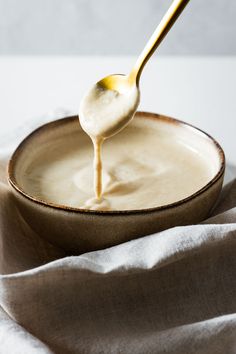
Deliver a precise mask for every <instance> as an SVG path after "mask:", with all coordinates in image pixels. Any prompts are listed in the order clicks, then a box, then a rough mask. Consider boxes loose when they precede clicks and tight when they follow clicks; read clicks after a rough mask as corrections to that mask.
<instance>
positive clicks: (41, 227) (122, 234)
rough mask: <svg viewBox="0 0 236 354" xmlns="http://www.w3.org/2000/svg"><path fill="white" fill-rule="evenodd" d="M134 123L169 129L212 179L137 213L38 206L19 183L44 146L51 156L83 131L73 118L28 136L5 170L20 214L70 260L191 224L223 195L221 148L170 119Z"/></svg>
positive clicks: (150, 117) (144, 114)
mask: <svg viewBox="0 0 236 354" xmlns="http://www.w3.org/2000/svg"><path fill="white" fill-rule="evenodd" d="M135 119H145V120H147V121H148V120H152V122H156V123H158V122H162V123H163V124H166V127H167V129H172V130H173V129H174V130H176V134H177V135H178V134H180V135H181V138H183V137H186V138H187V139H188V141H191V144H192V143H193V144H194V148H195V149H199V150H200V152H201V153H203V154H205V155H206V156H207V158H208V161H209V168H213V169H214V175H213V177H212V179H211V180H209V182H208V183H207V184H206V185H204V186H203V187H202V188H201V189H200V190H198V191H196V192H195V193H194V194H192V195H189V196H188V197H187V198H185V199H182V200H179V201H177V202H175V203H172V204H168V205H163V206H159V207H155V208H149V209H141V210H123V211H91V210H85V209H78V208H70V207H66V206H63V205H56V204H53V203H49V202H46V201H43V200H39V199H37V198H36V197H35V196H34V195H30V194H29V193H28V192H27V190H24V188H23V187H22V184H21V182H20V178H19V176H20V175H22V169H23V170H24V169H26V167H27V166H29V165H30V161H33V160H34V158H35V156H36V155H37V154H38V153H39V149H40V148H41V147H42V146H45V144H47V146H48V148H49V150H50V141H52V140H54V139H57V138H58V137H64V135H65V134H67V136H68V134H70V132H72V131H73V132H74V131H75V130H79V129H81V128H80V125H79V121H78V117H77V116H74V117H66V118H63V119H59V120H56V121H53V122H51V123H48V124H45V125H43V126H42V127H40V128H38V129H37V130H35V131H34V132H33V133H31V134H30V135H29V136H27V137H26V138H25V139H24V141H23V142H22V143H21V144H20V145H19V146H18V147H17V149H16V151H15V152H14V153H13V155H12V157H11V159H10V162H9V166H8V180H9V183H10V186H11V189H12V193H13V196H14V198H15V202H16V205H17V207H18V209H19V212H20V213H21V215H22V217H23V218H24V219H25V221H26V222H27V223H28V224H29V225H30V226H31V228H32V229H33V230H34V231H35V232H36V233H38V234H39V235H40V236H41V237H42V238H45V239H46V240H47V241H49V242H50V243H51V244H54V245H56V246H58V247H60V248H62V249H64V250H66V251H67V252H68V253H69V254H81V253H83V252H87V251H92V250H97V249H102V248H106V247H109V246H114V245H117V244H119V243H122V242H125V241H129V240H132V239H135V238H138V237H141V236H144V235H148V234H152V233H155V232H159V231H162V230H165V229H168V228H171V227H174V226H178V225H187V224H195V223H198V222H200V221H202V220H203V219H205V218H206V217H207V216H208V215H209V213H210V211H211V210H212V208H213V206H214V205H215V203H216V200H217V198H218V196H219V193H220V191H221V188H222V183H223V177H224V170H225V158H224V153H223V150H222V148H221V147H220V146H219V144H218V143H217V142H216V141H215V140H214V139H213V138H212V137H210V136H209V135H208V134H206V133H205V132H203V131H201V130H199V129H197V128H195V127H193V126H191V125H189V124H187V123H184V122H182V121H179V120H176V119H173V118H170V117H166V116H162V115H158V114H154V113H147V112H138V113H136V116H135V118H134V120H133V121H135ZM156 123H155V124H156ZM131 124H132V123H131ZM152 124H153V123H152ZM23 173H24V171H23Z"/></svg>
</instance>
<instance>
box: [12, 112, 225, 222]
mask: <svg viewBox="0 0 236 354" xmlns="http://www.w3.org/2000/svg"><path fill="white" fill-rule="evenodd" d="M136 116H138V117H139V116H144V117H145V118H149V119H160V120H163V121H165V122H168V123H171V124H177V125H184V126H185V127H187V128H188V129H191V130H194V131H197V132H198V133H199V134H201V135H203V136H204V137H205V138H207V139H209V140H210V141H211V143H213V144H214V145H215V147H216V149H217V151H218V154H219V157H220V162H221V163H220V168H219V171H218V172H217V174H216V175H215V176H214V177H213V178H212V179H211V180H210V181H209V182H208V183H207V184H206V185H205V186H204V187H202V188H201V189H199V190H198V191H197V192H195V193H194V194H191V195H190V196H188V197H186V198H184V199H181V200H179V201H177V202H174V203H170V204H166V205H163V206H158V207H154V208H146V209H137V210H136V209H134V210H109V211H108V210H90V209H79V208H73V207H69V206H65V205H58V204H54V203H49V202H46V201H43V200H41V199H37V198H35V197H32V196H30V195H28V194H27V193H26V192H24V191H23V190H22V189H21V188H20V187H19V186H18V185H17V182H16V179H15V174H14V166H15V162H16V161H17V157H18V155H19V154H20V153H21V151H22V150H23V149H24V146H25V144H27V142H28V141H29V140H31V139H32V138H34V136H35V135H37V134H38V133H39V132H42V130H45V131H47V130H48V129H53V128H54V126H56V125H58V124H69V123H71V121H73V120H75V119H78V116H69V117H64V118H61V119H58V120H54V121H52V122H49V123H46V124H44V125H42V126H40V127H39V128H37V129H35V130H34V131H33V132H32V133H30V134H29V135H28V136H26V138H25V139H24V140H23V141H22V142H21V143H20V144H19V145H18V147H17V148H16V150H15V151H14V153H13V154H12V156H11V158H10V160H9V163H8V169H7V172H8V182H9V183H10V184H11V186H12V187H13V188H14V189H15V190H16V191H17V192H19V193H20V194H21V195H22V196H23V197H25V198H27V199H29V200H31V201H32V202H34V203H38V204H40V205H42V206H44V207H48V208H54V209H57V210H61V211H66V212H72V213H82V214H86V213H88V214H94V215H110V216H113V215H132V214H145V213H152V212H157V211H163V210H167V209H171V208H174V207H177V206H179V205H182V204H184V203H187V202H189V201H190V200H192V199H194V198H196V197H197V196H199V195H200V194H202V193H204V192H205V191H206V190H207V189H209V188H210V187H211V186H212V185H213V184H215V183H216V182H217V181H218V180H219V179H220V178H221V177H222V175H223V173H224V171H225V154H224V151H223V149H222V147H221V146H220V144H219V143H218V142H217V141H216V140H215V139H214V138H213V137H212V136H210V135H209V134H208V133H206V132H204V131H203V130H201V129H199V128H196V127H195V126H194V125H191V124H189V123H186V122H184V121H181V120H178V119H176V118H171V117H168V116H164V115H160V114H157V113H152V112H142V111H138V112H137V113H136Z"/></svg>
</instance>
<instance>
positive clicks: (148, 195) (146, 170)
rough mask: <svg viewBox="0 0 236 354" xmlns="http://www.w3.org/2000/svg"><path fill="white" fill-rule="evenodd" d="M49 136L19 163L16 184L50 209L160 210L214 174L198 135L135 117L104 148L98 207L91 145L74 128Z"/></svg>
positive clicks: (214, 161)
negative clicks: (63, 207)
mask: <svg viewBox="0 0 236 354" xmlns="http://www.w3.org/2000/svg"><path fill="white" fill-rule="evenodd" d="M74 127H75V125H74ZM51 134H52V136H50V137H48V141H47V140H46V141H44V142H43V144H41V146H40V148H38V149H37V151H35V152H34V158H33V159H32V158H31V159H29V158H28V159H26V158H24V159H23V158H22V161H21V166H20V169H19V171H18V176H17V182H18V184H19V185H20V187H21V188H22V190H25V191H26V193H27V194H29V195H31V196H34V197H36V198H38V199H40V200H43V201H46V202H49V203H53V204H60V205H64V206H71V207H75V208H82V209H92V210H138V209H147V208H153V207H157V206H163V205H167V204H170V203H173V202H176V201H179V200H181V199H184V198H186V197H188V196H190V195H192V194H193V193H195V192H197V191H198V190H199V189H201V188H202V187H204V186H205V185H206V184H207V183H208V182H209V181H210V180H211V179H212V178H213V177H214V176H215V175H216V173H217V171H218V169H219V159H218V157H217V154H216V152H215V147H214V146H213V144H212V142H211V141H210V139H207V138H206V136H204V135H203V134H201V133H200V132H199V131H197V130H195V129H194V128H190V127H189V126H187V125H186V126H185V125H184V124H181V123H174V122H173V121H169V120H168V119H152V118H150V117H145V116H144V117H143V116H142V114H141V113H138V114H137V116H136V117H135V118H134V119H133V120H132V122H131V123H130V124H129V125H128V126H127V127H126V129H124V130H123V131H122V132H120V133H119V134H117V135H116V136H114V137H113V138H112V139H108V140H106V141H105V142H104V144H103V160H104V164H103V171H102V173H103V185H104V187H103V188H104V189H103V196H102V198H101V199H100V201H99V202H98V201H97V199H96V198H94V190H93V164H92V159H93V147H92V144H91V140H90V139H89V138H88V136H87V135H86V134H85V133H84V132H83V130H82V129H80V128H79V127H78V129H77V128H75V129H74V128H72V129H70V130H69V129H68V131H66V130H63V129H61V130H60V129H59V128H58V131H57V132H56V136H55V137H54V138H53V132H52V133H51ZM45 139H46V138H45Z"/></svg>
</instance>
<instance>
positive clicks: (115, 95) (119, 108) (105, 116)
mask: <svg viewBox="0 0 236 354" xmlns="http://www.w3.org/2000/svg"><path fill="white" fill-rule="evenodd" d="M138 104H139V90H138V88H137V87H136V85H133V86H132V87H131V88H130V89H128V90H126V91H125V92H123V93H120V92H117V91H114V90H107V89H104V88H103V87H102V86H100V85H99V84H96V85H94V87H92V89H91V90H89V92H88V93H87V94H86V95H85V96H84V98H83V99H82V101H81V104H80V112H79V117H80V124H81V126H82V128H83V129H84V131H85V132H86V133H87V134H88V135H89V136H90V138H91V139H92V142H93V146H94V170H93V174H94V191H95V196H96V199H94V200H95V202H93V204H96V203H97V204H98V207H100V206H101V200H100V199H101V196H102V159H101V147H102V144H103V141H104V140H105V139H107V138H109V137H111V136H113V135H115V134H117V133H118V132H119V131H120V130H122V129H123V128H124V127H125V126H126V125H127V124H128V123H129V122H130V120H131V119H132V118H133V116H134V113H135V111H136V109H137V107H138ZM89 206H90V204H89Z"/></svg>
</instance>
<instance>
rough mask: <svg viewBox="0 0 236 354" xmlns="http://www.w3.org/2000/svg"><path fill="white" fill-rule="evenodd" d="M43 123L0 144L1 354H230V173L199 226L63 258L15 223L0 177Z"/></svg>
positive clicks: (235, 319)
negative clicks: (19, 146) (25, 137)
mask: <svg viewBox="0 0 236 354" xmlns="http://www.w3.org/2000/svg"><path fill="white" fill-rule="evenodd" d="M49 119H51V117H49V118H45V119H43V120H41V119H40V120H39V121H37V122H36V123H35V122H34V123H33V124H32V125H30V128H29V124H28V123H27V124H26V125H23V126H22V127H21V129H17V132H18V133H17V134H16V133H15V132H13V133H11V134H9V136H8V137H7V139H6V141H5V142H4V141H3V139H2V140H0V179H1V181H0V273H1V275H0V354H36V353H40V354H42V353H45V354H46V353H47V354H49V353H50V354H52V353H58V354H60V353H62V354H74V353H76V354H77V353H78V354H82V353H86V354H90V353H93V354H98V353H109V354H111V353H114V354H118V353H122V354H131V353H132V354H133V353H136V354H139V353H140V354H141V353H142V354H143V353H145V354H147V353H155V354H158V353H173V354H191V353H197V354H199V353H204V354H209V353H210V354H218V353H219V354H222V353H224V354H227V353H236V256H235V255H236V179H235V176H236V173H235V169H234V168H233V167H228V169H227V173H230V174H229V175H228V176H227V179H228V181H229V183H228V184H227V185H226V186H225V187H224V190H223V192H222V195H221V198H220V200H219V202H218V205H217V207H216V208H215V210H214V212H213V214H212V216H211V218H209V219H208V220H205V221H204V222H203V223H201V224H199V225H189V226H184V227H175V228H172V229H169V230H166V231H163V232H160V233H156V234H153V235H148V236H146V237H143V238H140V239H137V240H134V241H130V242H127V243H124V244H121V245H118V246H115V247H112V248H108V249H104V250H101V251H96V252H90V253H87V254H83V255H81V256H76V257H75V256H73V257H69V256H67V255H66V254H65V253H64V252H63V251H61V250H58V249H56V248H55V247H54V246H52V245H50V244H48V243H47V242H45V241H44V240H43V238H41V237H40V236H41V235H37V234H35V233H34V232H33V231H32V230H31V229H30V227H29V225H27V224H26V223H25V222H24V220H23V219H22V218H21V215H20V214H19V212H18V210H17V208H16V207H15V205H14V203H13V201H12V198H11V193H10V191H9V188H8V186H7V183H6V178H5V167H6V162H7V160H8V157H9V154H10V153H11V152H12V150H13V148H15V146H16V144H18V142H19V140H20V139H21V138H22V137H23V136H22V135H25V134H26V133H28V132H29V131H28V130H29V129H32V128H33V127H35V126H37V125H38V124H40V123H42V122H45V121H47V120H49ZM19 133H20V134H19ZM0 139H1V138H0ZM101 237H102V235H101Z"/></svg>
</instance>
